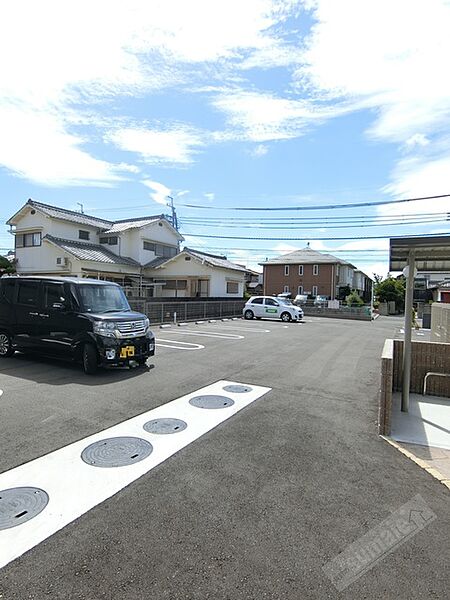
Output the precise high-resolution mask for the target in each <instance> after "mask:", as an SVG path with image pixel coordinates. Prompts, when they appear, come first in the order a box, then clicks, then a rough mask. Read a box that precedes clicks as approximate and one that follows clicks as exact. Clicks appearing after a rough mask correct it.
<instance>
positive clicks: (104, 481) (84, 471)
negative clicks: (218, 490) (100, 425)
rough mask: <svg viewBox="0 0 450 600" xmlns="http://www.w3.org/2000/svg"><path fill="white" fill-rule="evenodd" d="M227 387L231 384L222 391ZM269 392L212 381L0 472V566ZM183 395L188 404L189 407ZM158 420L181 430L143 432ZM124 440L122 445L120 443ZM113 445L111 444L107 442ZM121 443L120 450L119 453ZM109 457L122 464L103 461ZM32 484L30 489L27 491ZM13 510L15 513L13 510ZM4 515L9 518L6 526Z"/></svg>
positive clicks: (261, 388) (262, 389)
mask: <svg viewBox="0 0 450 600" xmlns="http://www.w3.org/2000/svg"><path fill="white" fill-rule="evenodd" d="M226 386H232V388H231V389H229V390H225V389H224V388H225V387H226ZM270 389H271V388H266V387H260V386H253V385H247V384H238V383H235V382H230V381H218V382H216V383H214V384H212V385H209V386H207V387H204V388H202V389H200V390H197V391H195V392H192V393H190V394H187V395H185V396H182V397H181V398H177V399H176V400H173V401H172V402H169V403H168V404H165V405H163V406H158V407H157V408H155V409H153V410H150V411H148V412H146V413H144V414H141V415H138V416H137V417H133V418H132V419H129V420H128V421H125V422H123V423H119V424H118V425H115V426H114V427H110V428H109V429H105V430H104V431H101V432H99V433H96V434H94V435H91V436H89V437H87V438H85V439H83V440H80V441H78V442H75V443H73V444H70V445H69V446H65V447H64V448H61V449H60V450H56V451H55V452H52V453H50V454H47V455H45V456H42V457H41V458H37V459H36V460H33V461H31V462H29V463H26V464H24V465H21V466H19V467H17V468H15V469H11V471H7V472H6V473H3V474H1V475H0V527H1V526H2V523H3V526H4V524H5V522H6V523H7V524H6V526H7V527H8V528H6V529H1V528H0V567H3V566H5V565H6V564H8V563H9V562H11V561H12V560H14V559H15V558H17V557H19V556H21V555H22V554H23V553H24V552H26V551H28V550H30V549H31V548H33V547H34V546H36V545H37V544H39V543H40V542H42V541H43V540H45V539H47V538H48V537H49V536H51V535H53V534H54V533H55V532H57V531H59V530H60V529H62V528H63V527H65V526H66V525H67V524H68V523H71V522H72V521H74V520H75V519H77V518H78V517H80V516H81V515H83V514H84V513H86V512H87V511H89V510H91V509H92V508H93V507H94V506H97V505H98V504H100V503H101V502H103V501H104V500H106V499H107V498H110V497H111V496H113V495H114V494H117V492H119V491H120V490H121V489H123V488H124V487H126V486H127V485H129V484H130V483H132V482H133V481H135V480H136V479H138V478H139V477H142V476H143V475H145V474H146V473H148V472H149V471H150V470H151V469H153V468H154V467H155V466H157V465H159V464H160V463H162V462H163V461H165V460H166V459H167V458H169V457H170V456H172V455H173V454H175V453H176V452H178V451H179V450H181V449H182V448H184V447H185V446H187V445H188V444H190V443H191V442H193V441H194V440H196V439H197V438H199V437H200V436H202V435H203V434H205V433H207V432H208V431H210V430H211V429H214V427H216V426H217V425H219V424H220V423H222V422H223V421H226V420H227V419H228V418H230V417H231V416H233V415H234V414H236V413H237V412H238V411H240V410H241V409H242V408H244V407H246V406H248V405H249V404H251V403H252V402H254V401H255V400H257V399H258V398H260V397H261V396H263V395H264V394H266V393H267V392H269V391H270ZM198 396H200V397H201V398H199V400H200V402H203V401H204V398H205V396H206V397H207V398H209V399H211V398H212V399H215V400H213V401H214V402H215V406H214V407H211V408H198V407H197V406H196V405H195V400H194V398H195V397H198ZM190 400H191V401H192V402H194V404H191V403H190ZM165 419H176V420H177V421H176V422H177V423H179V424H181V427H176V428H172V430H171V432H170V433H171V435H161V434H157V433H149V432H148V431H146V430H145V429H144V425H145V424H146V423H148V422H149V421H152V422H153V423H154V422H155V420H156V422H161V420H165ZM180 420H181V421H180ZM172 422H173V421H172ZM183 422H184V423H183ZM160 433H164V432H163V431H160ZM165 433H168V432H167V431H165ZM116 438H120V439H119V440H117V439H116ZM124 439H126V440H127V442H125V441H122V440H124ZM130 439H131V440H135V442H134V444H136V447H137V449H135V450H133V449H132V450H130V448H129V447H128V445H129V443H130ZM95 442H98V443H99V445H98V446H97V447H96V448H98V450H97V451H96V452H97V453H96V454H95V461H97V462H95V461H94V460H93V459H92V458H91V459H90V460H89V462H84V460H82V458H81V455H82V454H83V456H85V457H86V458H87V453H88V452H90V451H91V449H92V446H91V445H92V444H94V443H95ZM114 443H115V446H114V445H113V446H111V445H110V444H114ZM127 444H128V445H127ZM123 447H125V450H126V451H127V453H125V452H124V453H122V448H123ZM111 448H113V450H111ZM142 448H144V450H142ZM145 449H146V451H145ZM139 452H141V455H140V454H139ZM130 455H131V456H130ZM89 456H91V457H92V456H93V455H92V454H89ZM111 457H112V458H114V459H115V462H119V463H121V464H122V465H123V466H111V465H109V464H105V461H106V460H111ZM133 460H134V462H133ZM130 461H131V463H130ZM11 488H21V490H22V493H23V494H24V495H25V500H24V501H23V502H22V503H20V502H17V501H15V500H14V499H11V494H12V492H11V491H8V492H7V491H6V490H11ZM24 488H25V489H24ZM34 488H36V489H37V491H34ZM33 494H36V495H35V496H33ZM2 498H3V500H2ZM43 498H44V501H43V500H42V499H43ZM45 498H47V499H48V504H47V505H46V506H45V507H44V508H43V509H41V512H38V514H37V515H36V516H34V517H32V518H30V513H28V511H31V510H32V508H33V505H36V502H37V501H39V500H41V504H42V502H44V505H45ZM17 511H19V512H18V513H17V514H16V512H17ZM27 514H28V517H27ZM27 518H29V520H28V521H27V520H26V519H27ZM21 519H22V522H21ZM24 519H25V520H24ZM5 520H6V521H5ZM8 520H9V522H10V521H11V520H12V524H10V523H9V522H8Z"/></svg>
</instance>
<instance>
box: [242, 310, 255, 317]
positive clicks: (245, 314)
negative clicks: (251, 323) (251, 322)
mask: <svg viewBox="0 0 450 600" xmlns="http://www.w3.org/2000/svg"><path fill="white" fill-rule="evenodd" d="M254 316H255V315H254V314H253V311H251V310H246V311H245V313H244V318H245V319H253V317H254Z"/></svg>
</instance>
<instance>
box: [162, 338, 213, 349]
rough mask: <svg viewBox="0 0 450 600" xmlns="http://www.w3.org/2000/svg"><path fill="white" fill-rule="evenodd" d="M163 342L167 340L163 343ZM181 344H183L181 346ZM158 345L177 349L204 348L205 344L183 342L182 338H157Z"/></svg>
mask: <svg viewBox="0 0 450 600" xmlns="http://www.w3.org/2000/svg"><path fill="white" fill-rule="evenodd" d="M161 342H166V343H165V344H161ZM180 344H181V346H180ZM156 345H157V346H162V347H163V348H176V349H177V350H202V349H203V348H204V347H205V346H202V345H201V344H193V343H191V342H181V341H180V340H163V339H162V338H156Z"/></svg>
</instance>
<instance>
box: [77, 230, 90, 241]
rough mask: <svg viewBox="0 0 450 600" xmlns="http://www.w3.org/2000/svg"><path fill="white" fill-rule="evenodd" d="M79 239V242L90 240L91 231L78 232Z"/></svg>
mask: <svg viewBox="0 0 450 600" xmlns="http://www.w3.org/2000/svg"><path fill="white" fill-rule="evenodd" d="M78 239H79V240H88V239H89V231H84V230H83V229H79V230H78Z"/></svg>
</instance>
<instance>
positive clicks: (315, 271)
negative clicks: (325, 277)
mask: <svg viewBox="0 0 450 600" xmlns="http://www.w3.org/2000/svg"><path fill="white" fill-rule="evenodd" d="M318 274H319V265H313V275H318Z"/></svg>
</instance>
